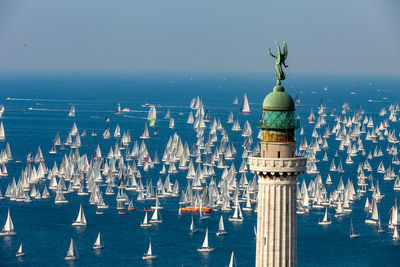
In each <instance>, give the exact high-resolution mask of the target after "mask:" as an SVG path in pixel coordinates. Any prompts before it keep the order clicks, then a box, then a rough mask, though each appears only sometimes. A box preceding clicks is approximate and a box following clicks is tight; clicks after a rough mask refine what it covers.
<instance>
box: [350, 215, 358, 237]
mask: <svg viewBox="0 0 400 267" xmlns="http://www.w3.org/2000/svg"><path fill="white" fill-rule="evenodd" d="M358 237H360V235H359V234H356V233H354V229H353V219H351V220H350V238H358Z"/></svg>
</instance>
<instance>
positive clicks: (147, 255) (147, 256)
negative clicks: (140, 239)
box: [142, 239, 157, 260]
mask: <svg viewBox="0 0 400 267" xmlns="http://www.w3.org/2000/svg"><path fill="white" fill-rule="evenodd" d="M156 258H157V255H154V254H153V251H152V250H151V239H150V244H149V249H148V250H147V253H145V254H144V255H143V257H142V259H143V260H153V259H156Z"/></svg>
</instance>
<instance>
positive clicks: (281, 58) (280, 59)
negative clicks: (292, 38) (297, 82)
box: [268, 41, 288, 85]
mask: <svg viewBox="0 0 400 267" xmlns="http://www.w3.org/2000/svg"><path fill="white" fill-rule="evenodd" d="M276 46H277V53H276V55H274V54H272V53H271V48H269V49H268V52H269V54H270V55H271V56H272V57H273V58H275V69H276V84H278V85H279V84H281V82H280V81H282V80H284V79H285V77H286V76H285V73H284V72H283V70H282V65H283V66H284V67H285V68H287V67H288V65H286V64H285V60H286V57H287V54H288V49H287V45H286V42H285V41H284V42H283V53H282V52H281V48H280V47H279V44H278V42H276Z"/></svg>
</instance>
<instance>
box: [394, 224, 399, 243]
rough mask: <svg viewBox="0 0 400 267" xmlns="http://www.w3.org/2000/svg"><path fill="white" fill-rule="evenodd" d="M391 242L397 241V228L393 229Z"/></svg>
mask: <svg viewBox="0 0 400 267" xmlns="http://www.w3.org/2000/svg"><path fill="white" fill-rule="evenodd" d="M393 240H395V241H397V240H399V232H398V231H397V226H395V227H394V231H393Z"/></svg>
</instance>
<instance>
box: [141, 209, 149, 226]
mask: <svg viewBox="0 0 400 267" xmlns="http://www.w3.org/2000/svg"><path fill="white" fill-rule="evenodd" d="M140 226H141V227H150V226H151V223H149V222H148V220H147V212H146V214H145V215H144V219H143V222H142V223H141V224H140Z"/></svg>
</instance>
